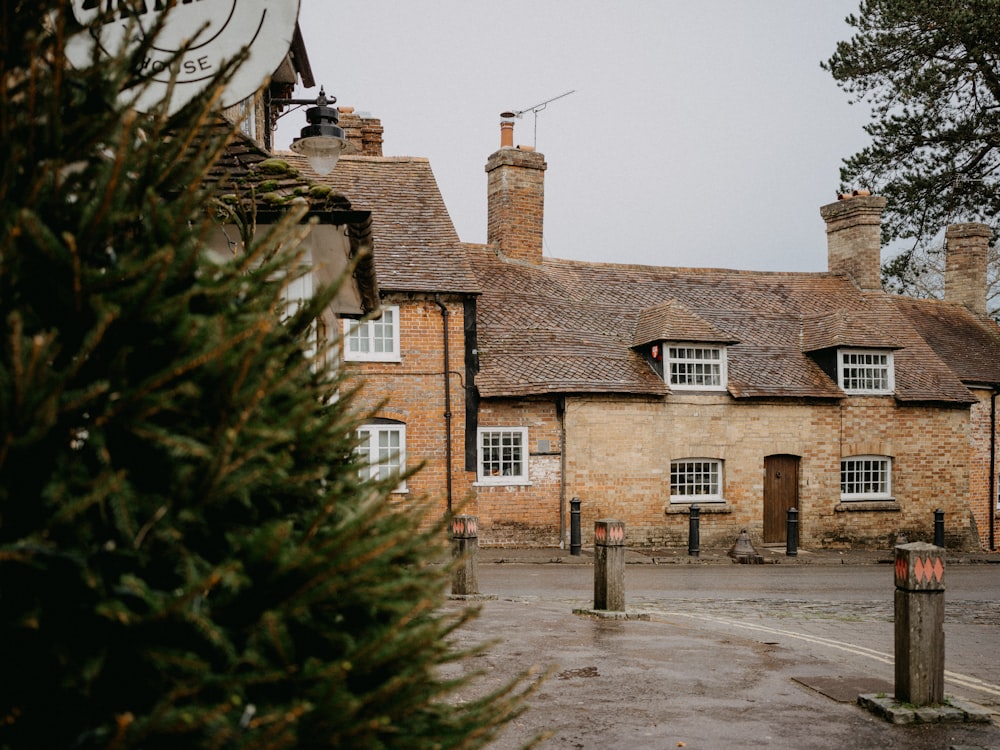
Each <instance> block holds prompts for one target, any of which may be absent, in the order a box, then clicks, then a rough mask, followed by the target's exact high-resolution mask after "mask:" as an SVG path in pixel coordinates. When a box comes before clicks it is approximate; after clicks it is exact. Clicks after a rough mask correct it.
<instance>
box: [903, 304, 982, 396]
mask: <svg viewBox="0 0 1000 750" xmlns="http://www.w3.org/2000/svg"><path fill="white" fill-rule="evenodd" d="M892 301H893V302H894V304H895V305H896V307H897V308H898V309H899V310H900V311H902V313H903V314H904V315H905V316H906V317H907V318H908V319H909V321H910V323H911V324H912V325H913V327H914V328H915V329H916V330H917V331H918V332H919V334H920V336H921V337H922V338H923V339H924V340H925V341H926V342H927V344H928V345H929V346H930V347H931V348H932V349H933V350H934V351H935V352H936V353H937V355H938V356H939V357H940V358H941V359H942V360H944V361H945V362H947V363H948V364H949V366H950V367H951V369H952V370H954V372H955V373H956V374H957V375H958V376H959V377H960V378H961V379H962V380H963V381H964V382H966V383H977V384H992V385H995V384H1000V327H998V326H997V324H996V323H995V322H994V321H993V320H992V319H991V318H988V317H984V316H979V315H975V314H973V313H971V312H969V310H967V309H966V308H965V307H963V306H962V305H957V304H953V303H948V302H943V301H941V300H931V299H911V298H909V297H893V298H892Z"/></svg>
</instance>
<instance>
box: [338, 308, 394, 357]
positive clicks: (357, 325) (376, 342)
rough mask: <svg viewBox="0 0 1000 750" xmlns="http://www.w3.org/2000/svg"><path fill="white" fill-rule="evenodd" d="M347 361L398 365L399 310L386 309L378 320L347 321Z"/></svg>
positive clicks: (345, 336) (345, 346) (345, 342)
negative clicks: (395, 363)
mask: <svg viewBox="0 0 1000 750" xmlns="http://www.w3.org/2000/svg"><path fill="white" fill-rule="evenodd" d="M344 359H346V360H351V361H361V362H399V307H397V306H396V305H387V306H385V307H383V308H382V316H381V317H380V318H378V319H377V320H364V321H358V320H345V321H344Z"/></svg>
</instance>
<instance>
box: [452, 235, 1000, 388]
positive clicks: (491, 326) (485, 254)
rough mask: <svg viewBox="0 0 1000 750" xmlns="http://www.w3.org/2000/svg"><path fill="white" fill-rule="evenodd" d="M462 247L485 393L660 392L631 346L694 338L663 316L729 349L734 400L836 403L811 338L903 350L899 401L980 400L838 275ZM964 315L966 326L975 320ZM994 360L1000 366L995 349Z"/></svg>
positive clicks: (876, 301)
mask: <svg viewBox="0 0 1000 750" xmlns="http://www.w3.org/2000/svg"><path fill="white" fill-rule="evenodd" d="M468 247H469V255H470V258H471V259H472V266H473V270H474V271H475V273H476V275H477V276H478V278H479V281H480V284H481V286H482V294H481V295H480V297H479V298H478V301H477V320H478V346H479V356H480V372H479V373H478V375H477V376H476V384H477V386H478V387H479V390H480V393H481V394H482V395H483V396H484V397H487V398H489V397H500V396H525V395H531V394H544V393H554V392H562V393H573V392H576V393H632V394H646V395H661V394H665V393H667V392H668V388H667V386H666V385H665V383H664V382H663V380H662V379H661V378H660V377H659V376H657V375H656V374H655V373H654V371H653V369H652V368H651V367H650V365H649V364H648V363H647V362H646V361H645V359H644V358H643V357H642V356H640V355H639V354H638V353H637V352H636V351H635V350H634V349H633V348H632V347H633V346H638V345H641V344H644V343H648V341H644V339H647V338H649V336H650V335H655V334H657V333H663V334H664V338H675V337H677V338H680V339H682V340H690V336H685V335H684V334H683V332H682V330H683V327H684V326H675V325H673V324H672V323H671V321H670V320H669V317H670V315H671V314H675V315H676V316H677V321H678V323H683V324H684V325H685V326H693V327H695V328H696V330H698V331H699V332H700V333H699V334H698V335H699V336H701V335H704V336H705V340H706V341H710V342H728V343H730V345H729V346H728V347H727V352H728V357H727V361H728V370H729V386H728V387H729V392H730V393H731V394H732V395H733V396H734V397H736V398H788V397H800V398H821V399H835V398H842V397H843V396H844V393H843V392H842V391H841V390H840V389H839V388H838V387H837V384H836V381H835V380H834V379H833V378H831V377H830V376H829V375H827V374H826V373H825V372H824V371H823V370H822V369H821V368H820V366H819V365H818V364H817V362H816V361H815V360H814V359H813V358H811V357H810V356H809V355H808V354H807V353H806V351H804V349H805V348H806V347H805V343H806V339H807V338H810V339H811V341H810V344H811V345H812V346H815V345H816V344H817V343H820V342H826V343H830V342H832V345H837V346H839V345H851V346H868V347H872V348H893V349H895V369H896V398H897V399H899V400H901V401H938V402H952V403H960V404H965V403H971V401H972V400H973V397H972V395H971V393H970V392H969V391H968V389H966V388H965V387H964V385H963V384H962V382H961V380H960V376H962V377H964V374H963V372H962V371H960V370H956V371H952V370H951V369H950V368H949V367H948V365H947V364H946V361H945V360H944V359H943V358H942V356H940V355H941V352H940V351H939V350H938V349H937V348H936V347H932V346H931V345H929V344H928V342H927V341H925V340H924V338H923V337H922V336H921V334H920V332H919V331H918V329H917V327H915V325H914V324H913V323H912V321H911V318H910V316H909V315H908V314H906V310H905V309H904V308H903V307H902V306H898V305H897V304H895V298H890V297H889V296H888V295H885V294H883V293H881V292H870V293H868V292H862V291H861V290H859V289H858V288H857V286H855V285H854V284H853V283H852V282H851V280H850V279H849V278H848V277H847V276H845V275H842V274H831V273H773V272H756V271H732V270H724V269H712V268H709V269H684V268H661V267H654V266H633V265H615V264H606V263H586V262H580V261H569V260H556V259H548V258H547V259H545V260H543V262H542V264H541V265H539V266H529V265H527V264H516V263H508V262H504V261H502V260H501V259H499V258H498V257H497V255H496V253H495V252H494V251H493V250H492V249H491V248H489V247H485V246H468ZM956 314H959V315H960V314H961V311H957V312H956ZM964 317H965V318H966V319H967V322H969V321H968V318H969V317H970V314H969V313H965V314H964ZM807 321H808V323H807ZM969 325H973V323H971V322H969ZM807 328H808V329H810V333H809V334H808V336H807V335H806V333H805V331H806V330H807ZM976 330H978V329H976ZM652 340H653V339H650V341H652ZM731 342H735V343H731ZM994 345H995V346H998V347H1000V342H996V341H994ZM992 361H993V362H994V363H997V364H995V365H994V368H995V369H996V368H1000V351H998V352H997V354H994V355H993V356H992Z"/></svg>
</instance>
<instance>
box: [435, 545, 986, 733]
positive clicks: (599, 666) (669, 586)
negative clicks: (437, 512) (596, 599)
mask: <svg viewBox="0 0 1000 750" xmlns="http://www.w3.org/2000/svg"><path fill="white" fill-rule="evenodd" d="M761 552H762V555H763V556H764V559H765V564H764V565H736V564H734V563H733V562H732V560H731V559H730V558H728V557H727V556H726V554H725V551H724V550H714V551H713V550H703V551H702V553H701V555H700V556H699V558H697V559H694V558H689V557H688V556H687V554H686V551H683V550H681V551H670V550H660V551H655V552H650V551H646V550H639V551H637V550H629V551H628V553H627V555H626V563H627V564H626V612H625V615H627V617H628V618H629V619H607V618H604V617H597V616H593V615H587V614H579V613H577V614H574V611H577V612H579V611H580V610H586V609H587V608H589V607H592V605H593V601H592V594H593V588H592V585H593V567H592V566H593V557H592V555H591V554H590V553H589V552H588V551H587V550H584V553H583V554H582V555H580V556H572V555H569V553H568V552H567V551H565V550H560V549H544V550H507V549H483V550H481V551H480V554H479V558H478V560H479V562H478V572H479V584H480V585H479V590H480V592H482V594H483V595H485V596H486V597H490V598H485V599H484V600H483V601H481V602H478V604H479V605H480V606H481V607H482V611H481V615H480V617H479V618H478V619H477V620H476V621H474V622H473V623H471V624H470V625H469V626H467V627H466V628H463V629H462V630H461V631H460V632H459V633H458V635H457V639H458V642H459V643H461V644H463V645H472V644H475V643H480V642H482V641H484V640H495V643H494V645H493V646H492V647H491V648H490V649H488V650H487V651H486V652H485V653H484V654H482V655H481V656H479V657H476V658H475V659H472V660H471V661H470V663H468V664H466V665H464V666H462V667H461V669H465V670H469V671H473V670H475V671H482V672H483V673H484V675H483V676H482V677H481V678H480V679H479V680H478V681H477V682H476V683H475V684H474V685H475V687H471V688H469V689H468V690H467V691H466V694H464V695H462V696H460V699H464V700H471V699H473V698H474V697H475V696H476V695H477V694H480V691H484V690H488V689H491V688H497V687H499V686H500V685H502V684H504V683H505V682H507V681H509V680H510V679H511V678H512V677H514V676H515V675H516V674H518V673H520V672H522V671H524V670H525V669H528V668H530V667H533V666H535V667H537V668H540V669H543V670H550V672H551V674H550V676H549V678H548V679H547V680H546V681H545V682H544V683H543V685H542V686H541V687H540V688H539V690H538V691H537V692H536V693H535V694H534V695H532V696H531V698H530V700H529V708H528V710H527V711H526V712H525V713H524V714H523V715H522V716H520V717H518V718H517V719H516V720H515V721H514V722H513V723H512V724H511V725H509V726H508V727H507V729H506V730H505V731H504V733H503V734H502V735H501V736H500V737H499V738H498V739H497V740H496V741H495V742H494V743H493V744H492V745H491V747H492V748H493V749H494V750H507V749H508V748H517V747H521V746H522V745H523V744H524V743H525V742H527V741H528V740H530V739H531V738H532V737H534V736H535V735H537V734H538V733H547V734H548V735H549V736H548V737H547V739H545V740H544V741H543V742H542V743H541V745H540V747H542V748H546V749H552V750H554V749H562V748H619V747H622V748H625V747H627V748H673V747H685V748H711V749H716V748H719V749H722V748H726V749H728V748H734V747H739V748H755V747H767V748H788V749H794V748H815V749H817V750H823V749H824V748H901V749H902V748H907V750H911V749H912V750H925V749H927V750H929V749H930V748H956V749H959V748H960V749H961V750H968V749H969V748H979V749H988V750H1000V727H998V725H997V719H998V718H1000V667H998V666H997V665H998V663H1000V662H998V656H1000V555H996V554H989V553H979V554H972V555H969V554H956V555H952V554H948V555H946V563H947V566H948V567H947V572H946V602H947V604H946V614H945V631H946V639H947V645H946V659H945V670H946V672H945V678H946V684H945V693H946V695H947V696H949V698H951V699H953V700H954V701H956V702H958V701H965V702H966V703H968V704H969V705H971V706H973V707H975V708H979V709H981V710H982V711H983V712H984V713H985V718H988V719H992V721H990V722H988V723H979V724H972V723H962V724H957V723H952V724H924V725H905V726H901V725H896V724H892V723H890V722H888V721H887V720H886V719H885V718H882V717H879V716H876V715H874V714H873V713H871V712H870V711H868V710H866V709H864V708H862V707H860V706H859V705H858V702H857V699H858V696H859V695H861V694H869V695H874V696H880V697H881V696H884V695H891V694H892V692H893V679H894V675H893V648H894V646H893V627H894V626H893V624H892V584H891V581H892V568H891V565H890V564H889V563H891V560H892V553H891V552H888V551H886V552H878V551H876V552H866V551H840V552H837V551H833V552H831V551H821V552H809V551H801V550H800V554H799V556H798V557H796V558H785V557H784V550H783V549H781V550H780V551H778V550H773V549H771V550H767V549H765V550H763V551H761ZM887 582H888V583H887ZM447 606H448V607H451V608H458V607H461V606H463V603H462V602H460V601H451V602H449V604H448V605H447ZM458 668H459V667H456V669H458Z"/></svg>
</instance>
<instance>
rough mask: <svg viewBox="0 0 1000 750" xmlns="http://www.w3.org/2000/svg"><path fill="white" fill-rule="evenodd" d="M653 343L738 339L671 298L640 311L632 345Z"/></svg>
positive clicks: (734, 341)
mask: <svg viewBox="0 0 1000 750" xmlns="http://www.w3.org/2000/svg"><path fill="white" fill-rule="evenodd" d="M653 341H703V342H706V343H716V344H735V343H736V340H735V339H734V338H733V337H732V336H729V335H727V334H725V333H724V332H722V331H720V330H719V329H718V328H716V327H715V326H713V325H712V324H711V323H709V322H708V321H707V320H704V319H703V318H700V317H698V316H697V315H695V314H694V313H692V312H691V311H690V310H688V309H687V308H686V307H684V305H682V304H681V303H680V302H678V301H677V300H674V299H671V300H667V301H666V302H661V303H660V304H658V305H653V306H652V307H647V308H645V309H643V310H640V311H639V321H638V323H636V326H635V335H634V336H633V337H632V346H642V345H643V344H649V343H651V342H653Z"/></svg>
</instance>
